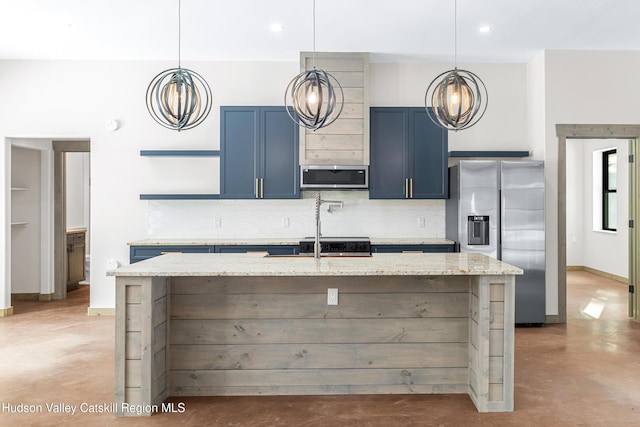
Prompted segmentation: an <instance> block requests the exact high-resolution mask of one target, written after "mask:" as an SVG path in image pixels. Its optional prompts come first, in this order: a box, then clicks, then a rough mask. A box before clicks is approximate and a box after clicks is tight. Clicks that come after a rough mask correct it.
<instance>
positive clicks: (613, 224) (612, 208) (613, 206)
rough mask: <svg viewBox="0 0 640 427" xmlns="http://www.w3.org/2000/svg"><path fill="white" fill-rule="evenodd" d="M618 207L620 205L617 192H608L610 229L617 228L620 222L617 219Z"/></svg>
mask: <svg viewBox="0 0 640 427" xmlns="http://www.w3.org/2000/svg"><path fill="white" fill-rule="evenodd" d="M617 207H618V199H617V194H616V193H609V194H607V220H608V224H607V225H608V227H607V228H608V229H610V230H615V229H616V228H618V224H617V221H616V218H617V212H618V210H617Z"/></svg>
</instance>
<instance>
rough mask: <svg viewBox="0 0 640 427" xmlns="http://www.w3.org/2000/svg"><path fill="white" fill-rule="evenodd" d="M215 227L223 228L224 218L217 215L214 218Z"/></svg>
mask: <svg viewBox="0 0 640 427" xmlns="http://www.w3.org/2000/svg"><path fill="white" fill-rule="evenodd" d="M213 228H222V218H220V217H216V218H214V219H213Z"/></svg>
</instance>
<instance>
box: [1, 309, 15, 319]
mask: <svg viewBox="0 0 640 427" xmlns="http://www.w3.org/2000/svg"><path fill="white" fill-rule="evenodd" d="M9 316H13V307H9V308H0V317H9Z"/></svg>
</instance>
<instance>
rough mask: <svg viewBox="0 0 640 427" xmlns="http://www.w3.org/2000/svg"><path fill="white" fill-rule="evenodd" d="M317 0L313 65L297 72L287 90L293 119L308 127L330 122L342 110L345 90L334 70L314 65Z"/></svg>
mask: <svg viewBox="0 0 640 427" xmlns="http://www.w3.org/2000/svg"><path fill="white" fill-rule="evenodd" d="M315 53H316V2H315V0H313V69H311V70H307V71H303V72H302V73H300V74H298V75H297V76H295V77H294V78H293V79H292V80H291V81H290V82H289V84H288V85H287V89H286V90H285V92H284V103H285V106H286V107H287V113H289V117H291V120H293V121H294V122H296V123H297V124H298V125H300V126H303V127H305V128H307V129H311V130H314V131H315V130H318V129H320V128H322V127H325V126H329V125H330V124H331V123H333V122H334V121H336V119H337V118H338V117H339V116H340V113H342V106H343V103H344V93H343V91H342V86H340V83H339V82H338V81H337V80H336V79H335V77H333V76H332V75H331V74H329V73H327V72H326V71H324V70H322V69H318V68H316V67H315Z"/></svg>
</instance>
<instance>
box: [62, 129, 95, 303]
mask: <svg viewBox="0 0 640 427" xmlns="http://www.w3.org/2000/svg"><path fill="white" fill-rule="evenodd" d="M88 152H91V141H90V140H88V139H87V140H77V141H74V140H60V141H55V140H54V141H53V284H54V286H53V288H54V291H53V298H54V299H63V298H66V296H67V262H66V253H67V194H66V188H67V168H66V153H88Z"/></svg>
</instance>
